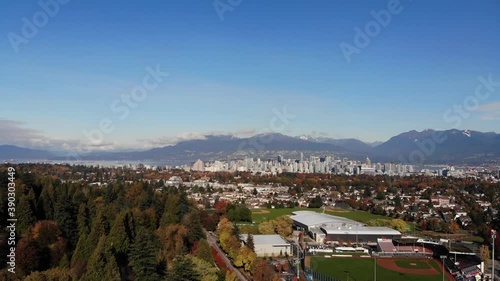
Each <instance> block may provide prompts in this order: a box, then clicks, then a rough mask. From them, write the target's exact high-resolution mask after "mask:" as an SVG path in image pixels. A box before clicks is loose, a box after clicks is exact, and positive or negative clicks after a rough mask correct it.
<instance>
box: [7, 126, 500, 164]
mask: <svg viewBox="0 0 500 281" xmlns="http://www.w3.org/2000/svg"><path fill="white" fill-rule="evenodd" d="M440 139H443V140H444V141H439V140H440ZM300 152H307V153H309V154H313V155H326V154H330V155H335V156H338V157H349V158H351V159H357V160H364V159H365V157H367V156H369V157H370V158H371V159H372V161H374V162H410V163H414V164H421V163H435V164H439V163H447V164H459V163H468V164H476V163H488V162H489V163H492V162H497V163H498V162H500V135H499V134H496V133H492V132H490V133H482V132H476V131H460V130H455V129H454V130H447V131H434V130H424V131H422V132H417V131H415V130H413V131H409V132H405V133H402V134H399V135H397V136H394V137H392V138H391V139H389V140H388V141H386V142H384V143H381V144H378V145H376V146H374V145H373V144H367V143H364V142H362V141H360V140H357V139H330V138H312V137H309V136H299V137H290V136H286V135H282V134H260V135H256V136H253V137H249V138H237V137H234V136H229V135H225V136H206V137H205V139H201V140H200V139H198V140H188V141H182V142H179V143H177V144H176V145H171V146H165V147H159V148H153V149H149V150H146V151H133V152H112V151H107V152H96V153H91V154H88V155H86V156H84V157H82V158H83V159H82V160H116V161H121V160H123V161H124V160H134V161H145V160H150V161H173V162H183V163H188V162H190V161H194V160H196V159H202V160H226V159H235V158H238V159H241V158H243V157H260V158H272V157H275V156H276V155H277V154H282V155H284V156H288V157H290V158H294V159H298V157H299V155H300ZM48 158H52V159H54V160H65V159H64V158H62V157H54V156H53V155H52V154H50V153H49V152H47V151H43V150H33V149H27V148H21V147H17V146H6V145H4V146H0V159H3V160H8V159H48Z"/></svg>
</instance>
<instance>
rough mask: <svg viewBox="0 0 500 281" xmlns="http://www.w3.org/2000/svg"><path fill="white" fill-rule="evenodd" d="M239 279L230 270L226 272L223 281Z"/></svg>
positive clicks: (237, 280) (236, 280)
mask: <svg viewBox="0 0 500 281" xmlns="http://www.w3.org/2000/svg"><path fill="white" fill-rule="evenodd" d="M239 280H240V279H239V278H238V276H237V275H236V273H234V272H232V271H231V270H228V271H226V278H225V279H224V281H239Z"/></svg>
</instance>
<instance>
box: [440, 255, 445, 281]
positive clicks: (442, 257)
mask: <svg viewBox="0 0 500 281" xmlns="http://www.w3.org/2000/svg"><path fill="white" fill-rule="evenodd" d="M439 257H440V258H441V264H442V265H443V281H444V259H446V256H445V255H441V256H439Z"/></svg>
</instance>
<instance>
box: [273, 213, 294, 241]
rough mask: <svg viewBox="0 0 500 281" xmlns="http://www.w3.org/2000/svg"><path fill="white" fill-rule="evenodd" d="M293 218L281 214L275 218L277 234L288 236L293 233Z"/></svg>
mask: <svg viewBox="0 0 500 281" xmlns="http://www.w3.org/2000/svg"><path fill="white" fill-rule="evenodd" d="M292 223H293V221H292V219H291V218H290V217H289V216H281V217H277V218H276V219H274V228H275V231H276V233H277V234H279V235H281V236H283V237H288V236H290V235H291V234H292V232H293V229H292Z"/></svg>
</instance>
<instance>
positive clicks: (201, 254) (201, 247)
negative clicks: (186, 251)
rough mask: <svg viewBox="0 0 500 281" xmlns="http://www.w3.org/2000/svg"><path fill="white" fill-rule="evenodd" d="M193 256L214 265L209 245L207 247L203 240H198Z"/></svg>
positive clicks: (205, 241)
mask: <svg viewBox="0 0 500 281" xmlns="http://www.w3.org/2000/svg"><path fill="white" fill-rule="evenodd" d="M194 254H195V256H196V257H197V258H199V259H202V260H204V261H206V262H208V263H209V264H213V263H214V258H213V257H212V251H211V249H210V245H208V242H207V240H205V239H200V241H199V242H198V245H197V247H196V251H195V252H194Z"/></svg>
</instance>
